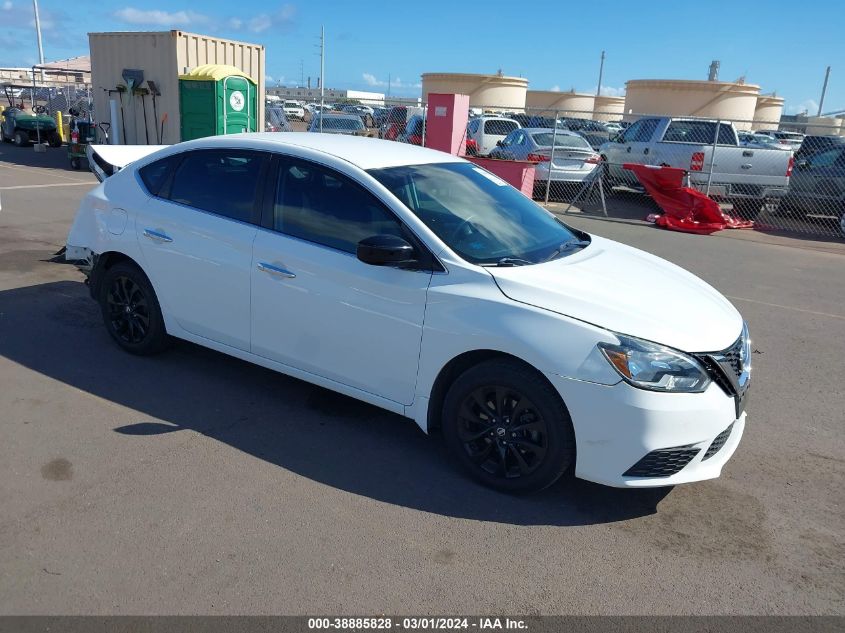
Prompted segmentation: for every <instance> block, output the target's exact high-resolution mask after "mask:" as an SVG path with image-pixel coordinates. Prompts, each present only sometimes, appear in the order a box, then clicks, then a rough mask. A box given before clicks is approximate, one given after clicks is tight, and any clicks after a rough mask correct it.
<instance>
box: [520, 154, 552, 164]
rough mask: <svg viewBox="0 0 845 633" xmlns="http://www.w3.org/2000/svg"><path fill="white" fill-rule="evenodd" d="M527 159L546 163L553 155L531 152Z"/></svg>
mask: <svg viewBox="0 0 845 633" xmlns="http://www.w3.org/2000/svg"><path fill="white" fill-rule="evenodd" d="M525 160H527V161H530V162H532V163H546V162H548V161H550V160H551V157H550V156H546V155H545V154H529V155H528V156H527V157H526V158H525Z"/></svg>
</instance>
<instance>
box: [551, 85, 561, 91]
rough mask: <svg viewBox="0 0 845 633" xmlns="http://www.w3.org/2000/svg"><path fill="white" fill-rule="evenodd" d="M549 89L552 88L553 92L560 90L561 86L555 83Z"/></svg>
mask: <svg viewBox="0 0 845 633" xmlns="http://www.w3.org/2000/svg"><path fill="white" fill-rule="evenodd" d="M549 90H550V91H552V92H560V86H558V85H557V84H555V85H554V86H552V87H551V88H549Z"/></svg>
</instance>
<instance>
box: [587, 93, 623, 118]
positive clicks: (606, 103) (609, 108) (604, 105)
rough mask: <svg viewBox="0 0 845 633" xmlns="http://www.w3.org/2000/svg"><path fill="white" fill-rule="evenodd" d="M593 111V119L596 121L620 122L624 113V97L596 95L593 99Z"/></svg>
mask: <svg viewBox="0 0 845 633" xmlns="http://www.w3.org/2000/svg"><path fill="white" fill-rule="evenodd" d="M594 110H595V115H594V116H593V119H595V120H596V121H621V120H622V115H623V114H624V113H625V97H611V96H608V95H598V96H597V97H596V98H595V106H594Z"/></svg>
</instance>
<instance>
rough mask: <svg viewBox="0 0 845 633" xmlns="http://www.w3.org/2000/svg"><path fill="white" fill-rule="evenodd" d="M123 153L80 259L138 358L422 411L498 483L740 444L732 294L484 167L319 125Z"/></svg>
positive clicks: (423, 421)
mask: <svg viewBox="0 0 845 633" xmlns="http://www.w3.org/2000/svg"><path fill="white" fill-rule="evenodd" d="M105 150H107V152H109V153H110V154H109V155H106V153H104V155H103V156H102V157H101V158H100V161H101V162H111V163H112V165H113V166H112V168H110V169H106V170H104V171H103V172H102V173H113V172H114V175H113V176H111V177H108V178H106V179H105V180H104V182H103V183H101V184H100V185H99V186H97V187H96V188H95V189H94V190H93V191H91V193H89V194H88V195H87V196H86V197H85V199H84V200H83V202H82V204H81V207H80V209H79V212H78V213H77V216H76V219H75V221H74V223H73V226H72V228H71V230H70V234H69V235H68V240H67V257H68V259H69V260H72V261H75V262H77V264H78V265H79V266H80V268H81V269H82V270H83V271H84V272H85V273H86V274H87V275H88V277H89V284H90V290H91V295H92V296H93V298H94V299H95V300H96V301H98V302H99V304H100V306H101V309H102V315H103V320H104V322H105V327H106V329H107V330H108V332H109V334H110V335H111V337H112V338H113V339H114V341H115V342H116V343H117V344H118V345H119V346H120V347H122V348H123V349H125V350H126V351H128V352H130V353H133V354H152V353H155V352H160V351H162V350H164V349H165V348H166V347H167V345H168V342H169V340H170V337H177V338H180V339H185V340H188V341H192V342H194V343H197V344H199V345H204V346H206V347H209V348H211V349H214V350H218V351H220V352H223V353H225V354H230V355H232V356H235V357H237V358H241V359H244V360H247V361H250V362H253V363H256V364H258V365H262V366H264V367H269V368H271V369H274V370H276V371H279V372H282V373H284V374H288V375H290V376H295V377H297V378H300V379H302V380H305V381H308V382H311V383H315V384H317V385H321V386H323V387H326V388H329V389H333V390H335V391H338V392H340V393H343V394H346V395H349V396H352V397H353V398H358V399H360V400H363V401H366V402H369V403H371V404H374V405H377V406H379V407H383V408H385V409H387V410H389V411H393V412H396V413H398V414H400V415H405V416H408V417H410V418H412V419H413V420H414V421H415V422H416V423H417V424H418V425H419V426H420V427H422V429H423V430H425V431H427V432H428V431H431V430H432V429H440V430H441V432H442V435H443V437H444V439H445V441H446V443H447V445H448V447H449V449H450V451H451V453H452V454H453V456H454V458H455V459H456V461H457V462H458V463H459V464H461V465H462V466H463V467H464V468H465V469H466V470H467V472H469V473H470V474H471V475H473V476H474V477H476V478H477V479H478V480H480V481H481V482H483V483H484V484H487V485H489V486H493V487H496V488H498V489H501V490H508V491H523V490H536V489H539V488H543V487H544V486H548V485H550V484H552V483H553V482H554V481H556V480H557V479H558V478H559V477H560V476H561V475H562V474H563V473H564V472H566V471H568V470H572V471H574V474H575V475H576V476H578V477H582V478H584V479H588V480H592V481H596V482H601V483H604V484H609V485H612V486H623V487H637V486H667V485H673V484H678V483H683V482H690V481H697V480H702V479H709V478H713V477H717V476H719V474H720V472H721V469H722V467H723V466H724V464H725V463H726V462H727V460H728V459H729V458H730V457H731V455H732V454H733V453H734V451H735V449H736V447H737V444H738V443H739V441H740V438H741V436H742V433H743V429H744V426H745V419H746V414H745V411H744V408H745V406H744V405H745V395H746V392H747V389H748V385H749V376H750V363H749V357H750V356H749V339H748V331H747V328H746V327H745V324H744V323H743V320H742V317H741V316H740V315H739V313H738V312H737V311H736V309H735V308H734V307H733V306H732V305H731V304H730V303H729V302H728V301H727V299H725V298H724V297H723V296H722V295H721V294H719V293H718V292H717V291H716V290H714V289H713V288H712V287H710V286H709V285H707V284H706V283H705V282H703V281H701V280H700V279H698V278H697V277H695V276H693V275H692V274H690V273H689V272H687V271H685V270H683V269H681V268H679V267H677V266H675V265H673V264H670V263H668V262H666V261H664V260H661V259H659V258H657V257H654V256H652V255H649V254H647V253H644V252H642V251H639V250H637V249H634V248H631V247H628V246H623V245H621V244H618V243H616V242H612V241H610V240H607V239H603V238H601V237H598V236H591V235H588V234H586V233H583V232H581V231H578V230H576V229H573V228H570V227H568V226H566V225H565V224H563V223H562V222H561V221H560V220H559V219H558V218H556V217H555V216H553V215H552V214H550V213H549V212H547V211H545V210H544V209H543V208H542V207H540V206H538V205H536V204H535V203H534V202H532V201H531V200H529V199H528V198H527V197H525V196H524V195H522V194H521V193H520V192H519V191H517V190H516V189H514V188H512V187H510V186H509V185H507V184H506V183H504V182H503V181H501V180H500V179H499V178H497V177H496V176H494V175H492V174H490V173H489V172H487V171H485V170H483V169H481V168H479V167H477V166H475V165H473V164H471V163H469V162H466V161H464V160H462V159H460V158H456V157H453V156H450V155H447V154H444V153H441V152H436V151H433V150H429V149H425V148H420V147H416V146H413V145H408V144H404V143H391V142H387V141H379V140H376V139H369V138H357V137H350V136H337V135H334V136H333V135H326V134H306V133H289V134H285V135H279V134H239V135H232V136H219V137H211V138H204V139H199V140H196V141H190V142H187V143H181V144H178V145H174V146H172V147H169V148H166V149H161V150H157V151H154V152H153V153H152V154H150V155H148V156H145V157H142V158H138V152H139V150H138V149H137V148H136V149H132V148H128V147H127V148H121V147H117V146H109V147H108V148H105ZM123 152H128V153H129V154H130V156H134V157H135V162H133V163H131V164H129V165H123V164H122V163H121V158H120V154H121V153H123ZM133 152H134V153H133ZM123 162H124V163H125V160H123ZM119 167H124V168H123V169H121V170H119V171H116V172H115V171H114V169H116V168H119ZM139 371H141V368H140V366H139ZM151 397H154V396H151ZM209 397H213V394H209ZM313 458H314V459H319V458H320V457H319V455H315V456H314V457H313Z"/></svg>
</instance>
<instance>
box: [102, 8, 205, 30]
mask: <svg viewBox="0 0 845 633" xmlns="http://www.w3.org/2000/svg"><path fill="white" fill-rule="evenodd" d="M113 16H114V17H115V19H117V20H119V21H120V22H125V23H127V24H146V25H153V26H164V27H167V26H184V25H188V24H191V23H192V22H193V23H196V22H208V21H209V19H208V16H205V15H203V14H202V13H196V12H195V11H160V10H158V9H150V10H142V9H136V8H134V7H125V8H123V9H119V10H117V11H115V12H114V13H113Z"/></svg>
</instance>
